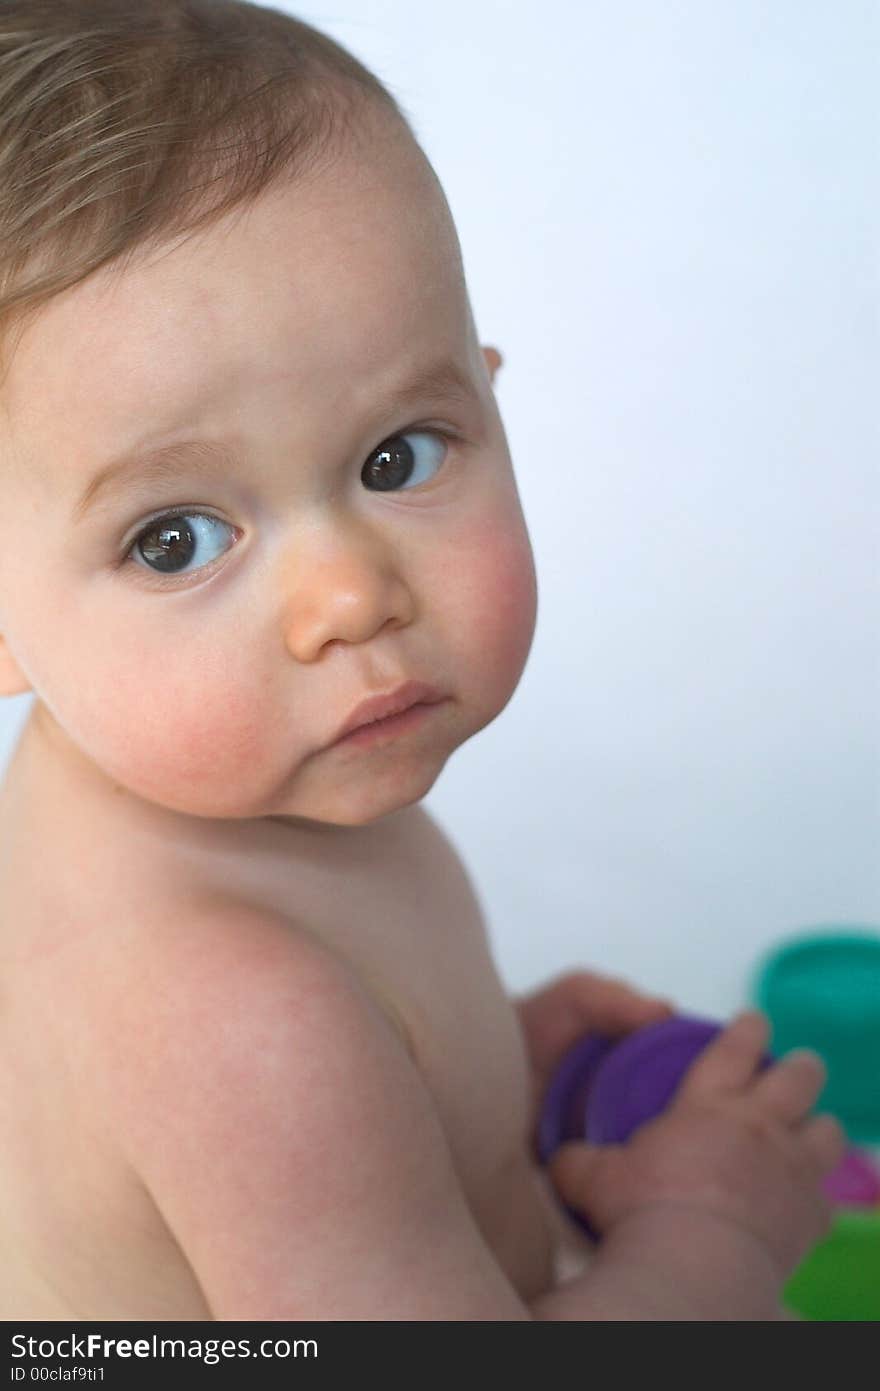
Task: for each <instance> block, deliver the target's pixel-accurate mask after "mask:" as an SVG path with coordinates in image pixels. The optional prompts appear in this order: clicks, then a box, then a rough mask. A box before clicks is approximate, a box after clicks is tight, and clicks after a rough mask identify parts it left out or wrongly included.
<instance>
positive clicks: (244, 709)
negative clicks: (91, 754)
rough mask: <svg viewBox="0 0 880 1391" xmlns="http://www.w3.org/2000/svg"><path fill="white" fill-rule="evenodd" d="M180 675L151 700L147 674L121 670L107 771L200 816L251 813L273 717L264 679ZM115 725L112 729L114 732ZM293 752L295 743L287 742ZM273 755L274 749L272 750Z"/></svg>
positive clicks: (107, 741)
mask: <svg viewBox="0 0 880 1391" xmlns="http://www.w3.org/2000/svg"><path fill="white" fill-rule="evenodd" d="M228 671H229V673H230V675H228V676H227V679H226V680H218V681H215V682H213V683H212V681H211V680H210V679H209V678H208V677H207V676H206V679H205V680H204V681H200V682H198V681H197V682H193V681H192V679H191V678H192V672H189V673H187V679H183V677H181V678H180V679H178V680H175V678H174V675H173V673H169V672H166V673H165V675H164V677H163V680H162V686H161V692H159V691H157V690H156V688H155V686H154V687H153V691H152V697H153V702H154V703H151V705H150V706H149V708H147V707H146V705H145V701H144V694H145V692H144V684H143V677H142V674H141V679H140V681H139V682H138V681H137V680H136V679H132V680H131V682H129V681H127V680H126V678H125V677H124V676H123V677H121V678H120V679H119V681H118V682H117V685H116V690H115V696H114V704H113V712H112V713H108V718H107V720H106V722H105V723H104V725H103V736H101V735H99V736H98V737H99V738H102V741H103V745H104V752H105V759H104V760H102V761H104V762H105V765H106V766H107V771H108V772H111V773H112V774H113V775H114V776H115V777H117V778H118V779H119V780H120V781H121V782H122V783H123V784H124V785H125V786H126V787H128V788H129V789H130V790H131V791H132V792H134V793H135V794H136V795H138V796H141V797H145V798H147V799H149V800H150V801H155V802H158V803H160V804H161V805H163V806H166V807H169V808H172V809H174V810H177V811H184V812H188V813H189V814H191V815H195V816H199V815H205V816H223V815H227V816H245V815H248V814H249V809H250V804H251V803H252V802H253V803H257V802H259V800H260V797H261V794H262V793H263V792H264V790H265V789H264V787H263V786H262V784H261V778H263V779H265V769H266V760H267V749H268V748H271V744H272V737H273V724H275V725H277V718H276V720H275V721H273V720H272V719H271V716H270V712H269V710H268V709H266V708H265V701H266V693H265V687H264V688H263V689H262V690H260V689H258V688H256V687H254V688H252V687H251V685H250V684H245V685H243V684H236V682H235V677H234V675H232V674H231V673H232V667H231V666H230V668H228ZM110 731H112V733H110ZM287 752H288V754H289V753H290V750H289V749H288V750H287ZM269 758H270V762H271V754H270V755H269Z"/></svg>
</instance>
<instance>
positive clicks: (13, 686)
mask: <svg viewBox="0 0 880 1391" xmlns="http://www.w3.org/2000/svg"><path fill="white" fill-rule="evenodd" d="M32 689H33V686H32V685H31V680H30V677H29V676H27V675H25V673H24V672H23V671H22V669H21V667H20V666H19V665H18V662H17V661H16V660H15V658H14V657H13V655H12V653H11V652H10V650H9V644H8V643H7V641H6V639H5V637H4V636H3V634H2V633H0V696H13V695H21V694H22V692H23V691H30V690H32Z"/></svg>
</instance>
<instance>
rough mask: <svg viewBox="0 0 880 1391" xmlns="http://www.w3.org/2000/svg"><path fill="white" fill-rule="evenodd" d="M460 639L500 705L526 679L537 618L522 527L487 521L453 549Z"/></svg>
mask: <svg viewBox="0 0 880 1391" xmlns="http://www.w3.org/2000/svg"><path fill="white" fill-rule="evenodd" d="M447 566H448V573H449V575H450V576H451V577H452V578H453V585H454V594H455V608H456V614H455V615H454V617H455V618H456V620H457V622H458V638H459V641H460V643H461V645H462V646H463V647H464V648H465V649H466V652H465V655H466V656H467V657H468V658H469V660H470V661H472V662H473V663H474V666H475V669H476V671H477V672H479V673H480V676H481V679H482V681H483V683H484V684H485V685H486V686H487V688H490V689H491V692H492V694H493V696H494V698H495V700H496V701H498V700H500V701H501V702H502V703H506V701H507V700H508V699H509V698H510V696H511V695H512V694H513V691H514V689H515V688H516V685H517V683H518V681H519V679H520V676H521V675H522V672H523V668H524V667H525V664H526V660H527V658H528V655H529V650H530V648H531V645H532V638H533V636H534V632H535V620H536V616H537V602H538V596H537V582H536V578H535V566H534V559H533V556H532V549H531V545H530V543H529V538H528V533H527V532H526V529H525V525H524V523H522V522H518V523H517V521H516V519H513V521H511V522H509V523H508V524H506V525H505V524H503V523H502V524H500V525H499V522H498V519H497V518H487V519H486V520H485V521H482V522H480V523H478V524H475V525H474V526H473V527H472V528H470V530H469V531H468V533H467V534H466V535H465V536H463V537H461V538H460V541H459V544H458V545H456V546H454V547H452V548H451V553H450V554H449V556H448V561H447Z"/></svg>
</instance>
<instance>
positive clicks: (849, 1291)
mask: <svg viewBox="0 0 880 1391" xmlns="http://www.w3.org/2000/svg"><path fill="white" fill-rule="evenodd" d="M783 1302H784V1304H785V1305H786V1306H787V1307H788V1308H789V1309H792V1310H793V1311H794V1312H795V1313H796V1314H800V1316H801V1318H804V1319H810V1320H816V1321H819V1322H824V1323H847V1322H848V1323H857V1322H862V1321H865V1322H872V1323H873V1322H877V1321H880V1210H878V1209H875V1210H874V1211H873V1212H838V1214H837V1215H836V1217H835V1219H834V1226H833V1227H832V1229H831V1231H830V1232H829V1234H828V1236H827V1237H826V1238H825V1239H824V1241H820V1242H819V1244H818V1245H817V1246H814V1247H813V1249H812V1251H811V1252H810V1254H809V1255H808V1256H807V1258H806V1260H804V1261H802V1262H801V1264H800V1265H799V1266H798V1268H797V1270H796V1271H795V1272H794V1274H793V1275H792V1276H791V1278H790V1279H789V1281H788V1283H787V1284H786V1286H785V1289H784V1290H783Z"/></svg>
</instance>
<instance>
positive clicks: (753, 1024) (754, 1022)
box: [678, 1009, 770, 1101]
mask: <svg viewBox="0 0 880 1391" xmlns="http://www.w3.org/2000/svg"><path fill="white" fill-rule="evenodd" d="M769 1034H770V1025H769V1022H768V1019H767V1016H766V1015H765V1014H762V1013H761V1012H760V1010H756V1009H749V1010H744V1011H743V1012H742V1013H741V1014H738V1015H737V1016H736V1018H735V1019H734V1020H733V1021H732V1022H731V1023H730V1024H728V1025H727V1027H726V1028H725V1029H724V1030H723V1031H722V1032H721V1033H720V1034H718V1035H716V1037H715V1038H713V1040H712V1042H711V1043H709V1044H707V1045H706V1047H705V1048H704V1049H703V1051H702V1053H701V1054H700V1056H699V1057H698V1058H697V1059H696V1061H695V1062H693V1063H691V1066H690V1067H689V1068H688V1070H687V1072H686V1073H685V1076H684V1081H683V1082H682V1084H681V1086H680V1087H679V1090H678V1096H681V1097H685V1098H689V1099H691V1100H694V1101H696V1100H701V1099H703V1098H707V1097H712V1096H717V1095H718V1093H719V1092H739V1091H742V1090H743V1088H744V1087H746V1086H747V1085H748V1083H749V1082H750V1081H751V1080H752V1078H753V1077H754V1075H755V1072H756V1070H757V1068H758V1066H759V1065H760V1062H761V1059H762V1057H763V1055H764V1052H765V1050H766V1047H767V1041H768V1038H769Z"/></svg>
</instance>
